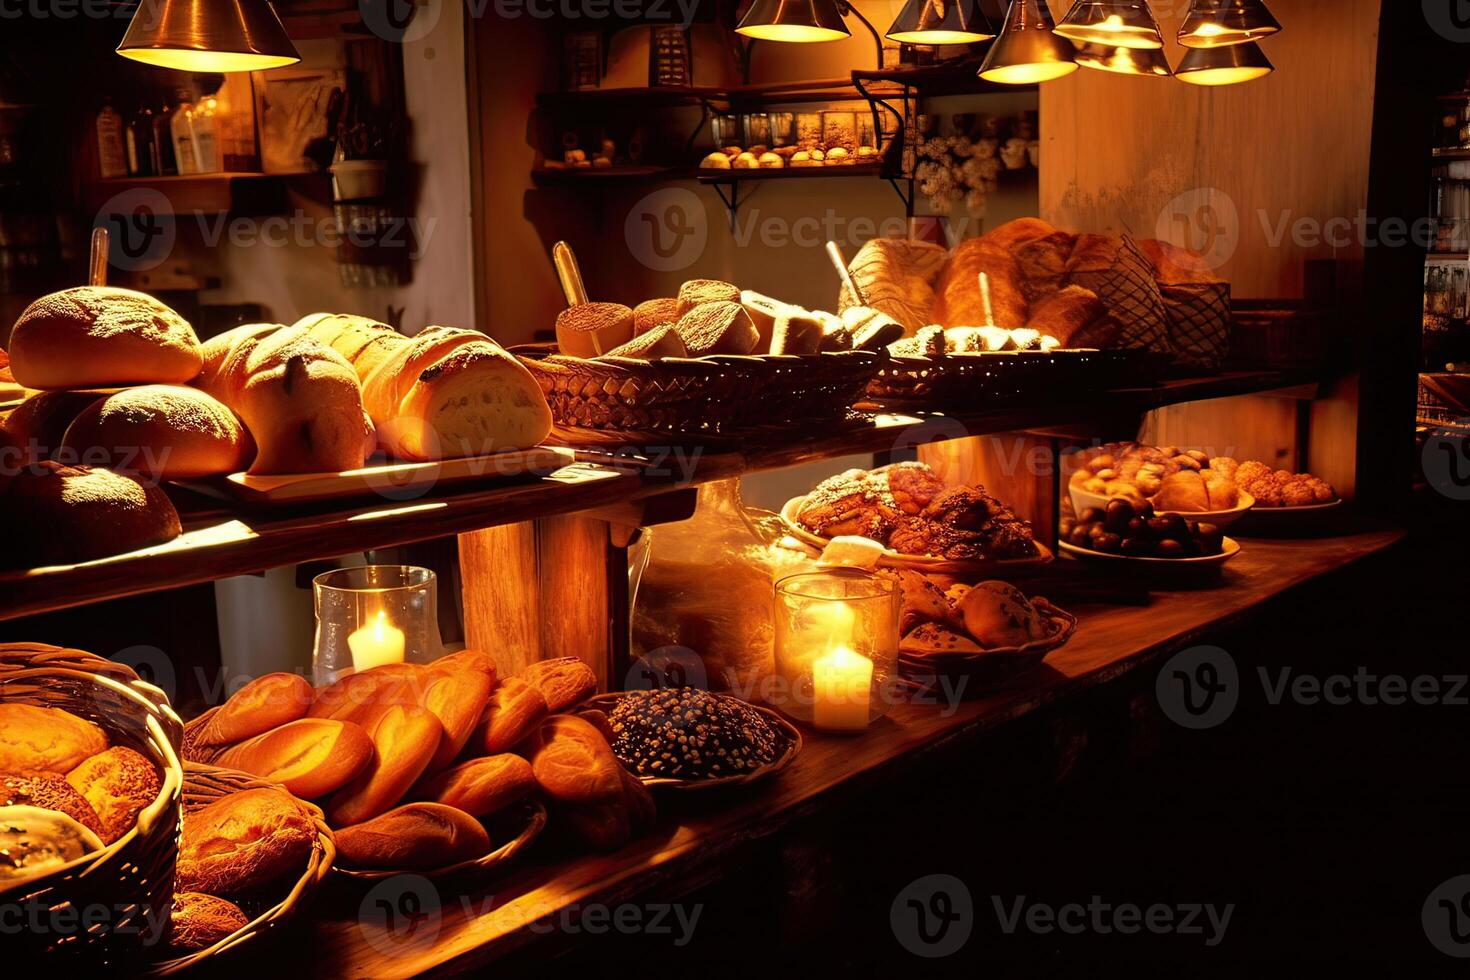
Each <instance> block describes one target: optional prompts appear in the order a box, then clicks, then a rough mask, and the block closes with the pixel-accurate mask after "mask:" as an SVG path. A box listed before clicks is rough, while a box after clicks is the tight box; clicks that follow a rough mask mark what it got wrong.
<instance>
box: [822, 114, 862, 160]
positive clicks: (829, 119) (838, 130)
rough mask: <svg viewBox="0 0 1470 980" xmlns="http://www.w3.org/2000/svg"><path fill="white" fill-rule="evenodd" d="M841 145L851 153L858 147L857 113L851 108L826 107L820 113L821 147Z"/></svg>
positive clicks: (830, 147) (826, 148)
mask: <svg viewBox="0 0 1470 980" xmlns="http://www.w3.org/2000/svg"><path fill="white" fill-rule="evenodd" d="M839 146H840V147H842V149H844V150H846V151H847V152H848V153H852V152H853V151H855V150H856V149H857V147H858V141H857V113H856V112H853V111H852V110H851V109H828V110H826V111H825V112H823V113H822V148H823V149H825V150H831V149H834V148H836V147H839Z"/></svg>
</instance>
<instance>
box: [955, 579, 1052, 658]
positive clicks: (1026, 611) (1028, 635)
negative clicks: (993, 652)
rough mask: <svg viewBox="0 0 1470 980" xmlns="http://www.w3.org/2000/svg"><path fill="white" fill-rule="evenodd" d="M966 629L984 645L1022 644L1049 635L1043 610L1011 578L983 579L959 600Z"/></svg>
mask: <svg viewBox="0 0 1470 980" xmlns="http://www.w3.org/2000/svg"><path fill="white" fill-rule="evenodd" d="M959 613H960V616H961V617H963V618H964V621H965V632H967V633H969V634H970V635H971V636H973V637H974V638H975V639H976V640H978V641H979V642H980V645H981V646H984V647H988V648H993V647H1012V646H1017V647H1018V646H1022V645H1024V644H1027V643H1030V642H1031V641H1032V640H1039V639H1041V638H1042V637H1044V636H1045V635H1046V624H1045V622H1043V621H1042V618H1041V614H1040V613H1038V612H1037V611H1036V607H1035V606H1033V605H1032V604H1031V600H1029V599H1027V598H1026V595H1025V593H1023V592H1022V591H1021V590H1020V589H1018V588H1016V587H1015V586H1014V585H1011V584H1009V583H1008V582H994V581H992V582H981V583H979V584H978V585H976V586H975V587H974V588H973V589H971V590H970V591H968V592H966V593H965V595H964V598H962V599H961V600H960V602H959Z"/></svg>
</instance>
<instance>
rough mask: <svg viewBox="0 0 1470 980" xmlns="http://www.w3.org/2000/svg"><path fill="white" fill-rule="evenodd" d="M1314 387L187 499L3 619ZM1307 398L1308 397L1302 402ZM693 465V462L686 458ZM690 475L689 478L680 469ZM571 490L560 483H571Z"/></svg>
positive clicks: (1250, 382)
mask: <svg viewBox="0 0 1470 980" xmlns="http://www.w3.org/2000/svg"><path fill="white" fill-rule="evenodd" d="M1314 380H1315V378H1314V377H1313V376H1310V375H1289V374H1283V373H1280V372H1256V371H1239V372H1232V373H1228V374H1224V375H1219V376H1214V377H1209V378H1195V379H1185V380H1179V381H1171V382H1167V383H1165V384H1162V385H1159V386H1157V387H1152V388H1134V389H1120V390H1115V391H1110V392H1105V393H1102V394H1099V395H1096V396H1094V397H1090V398H1088V399H1087V400H1085V401H1071V402H1069V401H1066V400H1063V399H1062V398H1060V397H1059V396H1058V395H1056V394H1054V393H1047V394H1046V395H1045V397H1044V399H1043V400H1039V401H1037V402H1036V403H1032V404H1018V405H1014V406H1008V407H1005V408H1001V409H991V410H988V411H976V412H973V413H962V414H951V415H949V416H945V417H943V418H944V424H943V425H940V426H936V425H935V421H936V418H937V417H927V418H926V417H920V416H910V415H879V416H868V417H865V418H862V419H860V420H858V421H857V422H855V423H854V424H853V425H850V426H847V427H845V428H844V427H838V426H825V427H822V429H823V431H813V427H804V428H803V427H797V428H796V429H795V430H787V429H782V430H777V431H771V432H767V433H761V434H759V435H755V434H751V435H743V436H742V437H741V438H740V440H739V444H738V446H735V447H727V448H725V449H724V451H720V448H719V447H712V448H708V449H707V450H706V451H704V452H702V453H699V454H697V455H696V454H692V453H691V454H688V455H686V456H685V457H683V458H682V459H681V458H679V457H675V458H673V460H672V461H666V465H667V467H668V469H670V470H671V471H672V472H670V473H669V474H668V475H662V476H649V475H644V474H642V473H640V472H638V471H635V470H627V469H620V470H613V469H608V468H605V467H597V468H580V467H579V468H578V470H577V471H575V472H576V473H577V474H579V475H578V476H577V478H576V479H575V480H574V482H563V480H559V479H557V478H556V475H555V474H554V475H553V477H548V478H545V479H539V480H528V481H523V482H518V483H512V484H498V485H495V486H489V487H480V488H471V489H455V490H446V491H445V492H443V493H433V492H431V493H429V494H426V495H424V496H423V497H419V498H416V499H413V500H408V501H395V500H389V499H380V500H375V501H358V502H355V503H352V504H350V505H347V506H321V505H319V506H315V507H306V508H295V509H289V510H281V511H270V512H268V513H247V512H242V511H238V510H230V509H226V508H224V507H223V506H221V505H217V504H214V503H212V502H209V501H207V500H205V499H204V498H199V497H196V496H194V495H192V494H183V495H182V496H181V497H180V505H181V510H182V512H183V517H184V523H185V536H184V537H183V538H180V539H179V540H177V541H175V542H172V543H171V544H169V545H167V546H164V547H163V548H162V549H153V550H150V551H144V552H140V553H137V554H133V555H119V556H114V557H111V558H106V559H102V560H99V561H94V562H88V563H85V564H82V565H75V566H66V567H59V568H47V569H10V570H0V620H6V619H15V618H17V617H20V616H26V615H32V614H35V613H41V612H48V611H51V610H56V609H66V608H70V607H74V606H81V605H85V604H87V603H90V602H99V601H102V600H106V599H116V598H121V597H123V596H128V595H136V594H139V593H144V592H155V591H159V590H162V589H170V588H176V587H179V586H184V585H193V584H197V583H200V582H209V581H214V580H216V579H221V578H227V577H229V576H233V575H244V574H248V573H252V572H259V571H264V570H265V569H268V568H275V567H279V566H282V565H292V564H299V563H301V562H306V561H312V560H315V559H320V558H331V557H336V556H338V555H344V554H349V553H352V552H356V551H364V550H368V549H373V548H388V547H394V546H397V545H402V544H407V543H409V542H412V541H422V540H426V539H429V538H435V537H442V536H445V535H450V534H458V533H460V532H464V531H470V530H475V529H478V528H486V527H495V526H499V525H503V524H514V523H517V522H520V521H526V520H531V519H534V518H538V517H549V516H553V515H557V514H567V513H572V512H575V511H579V510H587V509H591V508H596V507H605V506H610V505H613V504H617V503H619V502H623V501H632V500H639V499H643V498H646V497H650V496H654V495H657V494H661V493H667V492H669V491H671V490H675V489H677V488H679V487H681V486H686V485H689V484H700V483H708V482H710V481H713V480H720V479H725V478H727V477H731V476H738V475H740V474H743V473H751V472H758V471H761V470H771V469H779V468H781V467H785V466H791V465H794V464H797V463H804V462H811V461H814V460H821V459H829V458H834V457H838V456H845V455H853V454H861V453H874V452H884V451H887V450H891V449H893V448H894V447H895V445H899V444H901V443H902V442H903V440H904V438H905V437H913V438H914V439H919V440H922V441H928V440H930V439H933V438H952V437H953V436H952V435H950V433H953V432H954V431H955V429H956V423H957V424H958V427H959V431H961V432H963V433H964V434H965V435H985V434H987V433H993V432H1007V431H1018V430H1024V429H1035V428H1039V427H1045V426H1060V425H1067V424H1075V423H1081V422H1085V421H1088V420H1090V419H1095V418H1096V417H1097V416H1098V415H1099V413H1100V412H1102V411H1105V410H1106V411H1112V412H1142V411H1146V410H1148V409H1151V408H1157V407H1159V406H1162V405H1169V404H1175V403H1179V402H1188V401H1199V400H1203V399H1208V398H1221V397H1226V396H1230V395H1241V394H1250V393H1260V392H1267V391H1272V390H1277V389H1284V388H1289V387H1292V386H1294V385H1302V384H1309V383H1311V382H1313V381H1314ZM1294 394H1296V395H1298V396H1306V397H1309V396H1310V394H1311V392H1310V391H1307V392H1305V393H1304V392H1295V393H1294ZM690 456H692V457H693V458H692V459H691V458H690ZM681 462H684V463H689V464H690V466H691V467H692V469H690V471H689V472H688V473H687V475H686V473H685V472H683V470H682V469H681V468H680V466H678V465H675V464H677V463H681ZM563 476H564V477H565V474H563Z"/></svg>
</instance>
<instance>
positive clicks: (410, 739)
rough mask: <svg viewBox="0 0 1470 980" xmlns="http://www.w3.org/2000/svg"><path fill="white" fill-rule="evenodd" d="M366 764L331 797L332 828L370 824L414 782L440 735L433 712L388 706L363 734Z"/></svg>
mask: <svg viewBox="0 0 1470 980" xmlns="http://www.w3.org/2000/svg"><path fill="white" fill-rule="evenodd" d="M368 734H369V735H371V736H372V740H373V758H372V761H371V762H370V763H369V764H368V765H367V766H366V767H365V768H364V769H363V770H362V772H360V773H358V775H357V777H356V778H355V779H353V780H352V782H350V783H348V784H347V785H346V786H344V787H342V788H341V789H340V790H338V791H337V793H336V794H335V795H334V796H333V797H332V800H331V803H330V804H329V806H328V807H327V817H328V820H329V821H330V822H331V824H332V826H334V827H348V826H351V825H352V824H356V823H362V822H363V821H364V820H371V819H372V818H373V817H376V816H377V815H378V814H380V813H384V812H386V811H387V810H389V809H391V808H392V807H393V806H394V805H395V804H396V803H398V801H399V800H401V799H403V795H404V794H405V793H407V792H408V789H409V787H410V786H412V785H413V784H414V783H416V782H418V779H419V777H420V776H422V775H423V774H424V770H425V769H427V768H428V767H429V762H430V760H432V759H433V758H434V753H435V752H437V751H438V749H439V742H440V740H441V739H443V737H444V728H443V726H442V725H440V724H439V719H438V718H436V717H434V714H433V712H431V711H429V710H428V709H427V708H421V707H419V706H418V705H394V706H393V707H392V708H389V709H388V710H387V711H385V712H383V714H382V715H381V716H380V717H379V718H378V720H377V721H376V722H375V723H374V724H373V727H372V729H371V730H370V731H369V733H368Z"/></svg>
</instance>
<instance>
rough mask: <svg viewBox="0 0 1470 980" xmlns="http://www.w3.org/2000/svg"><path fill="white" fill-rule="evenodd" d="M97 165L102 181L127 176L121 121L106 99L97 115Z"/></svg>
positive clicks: (126, 160)
mask: <svg viewBox="0 0 1470 980" xmlns="http://www.w3.org/2000/svg"><path fill="white" fill-rule="evenodd" d="M97 164H98V168H99V169H100V171H101V174H102V177H103V178H104V179H107V178H111V177H126V176H127V175H128V158H127V153H126V152H125V151H124V150H123V119H122V116H121V115H119V114H118V111H117V110H116V109H114V108H113V107H112V99H110V98H109V99H107V100H106V101H105V102H104V103H103V106H102V110H101V111H100V112H98V113H97Z"/></svg>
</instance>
